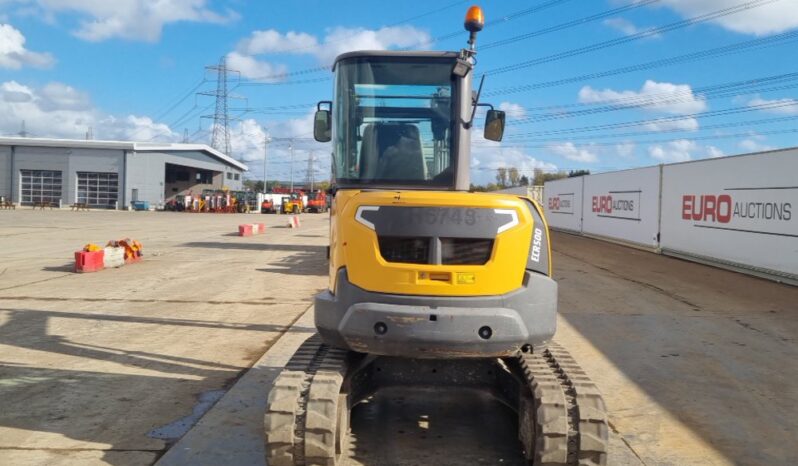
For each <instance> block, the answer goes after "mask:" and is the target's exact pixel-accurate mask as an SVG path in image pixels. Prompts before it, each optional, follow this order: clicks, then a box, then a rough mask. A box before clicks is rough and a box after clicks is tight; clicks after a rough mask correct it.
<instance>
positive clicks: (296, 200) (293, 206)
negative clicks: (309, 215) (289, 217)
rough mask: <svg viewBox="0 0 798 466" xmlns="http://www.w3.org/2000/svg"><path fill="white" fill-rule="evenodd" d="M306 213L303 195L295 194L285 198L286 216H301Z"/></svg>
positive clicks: (283, 208) (284, 209)
mask: <svg viewBox="0 0 798 466" xmlns="http://www.w3.org/2000/svg"><path fill="white" fill-rule="evenodd" d="M304 211H305V203H304V201H303V199H302V193H297V192H293V193H291V194H290V195H289V196H287V197H284V198H283V207H282V212H283V213H284V214H300V213H302V212H304Z"/></svg>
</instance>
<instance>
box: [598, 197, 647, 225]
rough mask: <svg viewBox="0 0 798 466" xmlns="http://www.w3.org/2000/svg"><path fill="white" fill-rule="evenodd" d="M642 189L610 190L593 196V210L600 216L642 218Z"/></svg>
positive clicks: (625, 218)
mask: <svg viewBox="0 0 798 466" xmlns="http://www.w3.org/2000/svg"><path fill="white" fill-rule="evenodd" d="M641 196H642V191H610V192H609V193H607V194H604V195H599V196H593V198H592V203H591V210H592V211H593V213H594V214H596V215H597V216H598V217H608V218H617V219H622V220H638V221H639V220H640V199H641Z"/></svg>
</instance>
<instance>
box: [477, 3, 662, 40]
mask: <svg viewBox="0 0 798 466" xmlns="http://www.w3.org/2000/svg"><path fill="white" fill-rule="evenodd" d="M659 1H661V0H642V1H639V2H634V3H630V4H628V5H624V6H621V7H618V8H613V9H611V10H606V11H602V12H600V13H596V14H594V15H590V16H585V17H582V18H579V19H575V20H572V21H568V22H565V23H561V24H557V25H555V26H551V27H547V28H544V29H539V30H537V31H534V32H528V33H526V34H519V35H517V36H513V37H508V38H506V39H501V40H497V41H493V42H488V43H486V44H482V45H481V46H480V47H479V49H480V50H487V49H492V48H494V47H501V46H503V45H507V44H512V43H515V42H518V41H522V40H526V39H531V38H533V37H539V36H542V35H545V34H551V33H552V32H559V31H562V30H565V29H570V28H572V27H576V26H582V25H584V24H587V23H591V22H593V21H598V20H600V19H604V18H607V17H610V16H615V15H618V14H620V13H625V12H627V11H629V10H633V9H636V8H640V7H643V6H647V5H651V4H652V3H657V2H659Z"/></svg>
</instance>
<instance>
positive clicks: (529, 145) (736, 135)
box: [476, 128, 798, 149]
mask: <svg viewBox="0 0 798 466" xmlns="http://www.w3.org/2000/svg"><path fill="white" fill-rule="evenodd" d="M795 133H798V128H789V129H780V130H772V131H756V132H752V131H747V132H744V133H734V134H711V135H705V136H688V137H676V138H670V139H649V140H628V139H619V140H617V141H600V142H591V143H589V144H585V145H587V146H599V147H607V146H616V145H619V144H666V143H669V142H678V141H708V140H715V139H736V138H745V137H752V136H754V135H756V136H775V135H779V134H795ZM567 142H570V141H564V140H560V141H551V142H549V143H546V144H540V143H517V144H508V145H505V146H504V147H516V148H524V149H548V148H550V147H552V146H555V145H557V144H564V143H567ZM476 145H477V146H479V147H491V146H488V145H483V144H476Z"/></svg>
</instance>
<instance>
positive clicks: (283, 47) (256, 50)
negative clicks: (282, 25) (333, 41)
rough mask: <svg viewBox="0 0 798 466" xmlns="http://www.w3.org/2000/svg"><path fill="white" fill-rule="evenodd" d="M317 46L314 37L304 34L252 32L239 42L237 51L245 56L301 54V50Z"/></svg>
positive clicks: (269, 31) (272, 31)
mask: <svg viewBox="0 0 798 466" xmlns="http://www.w3.org/2000/svg"><path fill="white" fill-rule="evenodd" d="M318 45H319V42H318V40H317V39H316V36H312V35H310V34H308V33H305V32H294V31H288V32H287V33H285V34H281V33H280V32H278V31H276V30H274V29H268V30H266V31H254V32H253V33H252V35H251V36H250V37H248V38H246V39H244V40H242V41H241V42H239V44H238V47H237V50H238V51H239V52H240V53H242V54H245V55H261V54H265V53H287V52H296V53H301V52H302V51H303V50H307V49H311V48H315V47H317V46H318Z"/></svg>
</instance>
